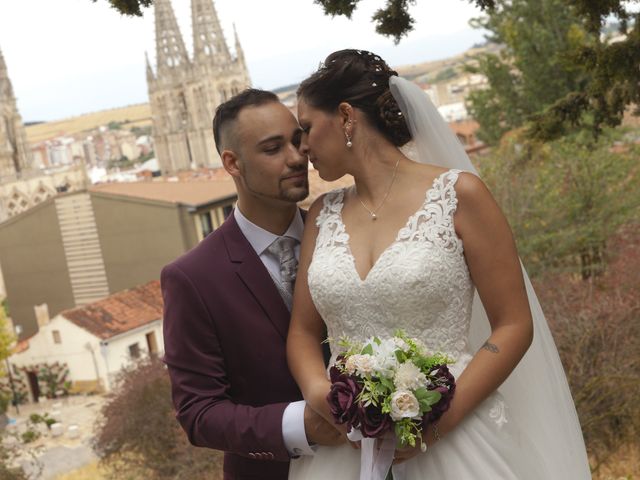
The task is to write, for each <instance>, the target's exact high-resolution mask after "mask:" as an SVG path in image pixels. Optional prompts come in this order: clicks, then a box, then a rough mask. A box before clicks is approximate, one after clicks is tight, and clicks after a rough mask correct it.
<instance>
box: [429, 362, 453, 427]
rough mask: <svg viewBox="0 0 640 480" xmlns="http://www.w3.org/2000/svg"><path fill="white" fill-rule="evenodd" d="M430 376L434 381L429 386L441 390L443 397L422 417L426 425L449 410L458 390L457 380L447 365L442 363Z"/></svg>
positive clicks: (435, 420) (438, 418) (431, 388)
mask: <svg viewBox="0 0 640 480" xmlns="http://www.w3.org/2000/svg"><path fill="white" fill-rule="evenodd" d="M429 376H430V377H431V378H432V379H433V383H432V384H431V385H429V386H428V387H427V388H428V389H429V390H436V391H438V392H440V394H441V395H442V397H441V398H440V400H439V401H438V403H436V404H435V405H432V406H431V411H430V412H427V413H426V414H425V415H424V417H422V421H423V422H424V424H425V425H427V424H429V423H435V422H437V421H438V420H440V417H442V415H443V414H444V412H446V411H447V410H449V406H450V405H451V400H452V399H453V394H454V393H455V391H456V380H455V378H454V376H453V375H452V374H451V372H449V368H448V367H447V366H446V365H440V366H439V367H438V368H437V370H435V371H432V372H431V374H430V375H429Z"/></svg>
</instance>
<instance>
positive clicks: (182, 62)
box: [147, 0, 251, 173]
mask: <svg viewBox="0 0 640 480" xmlns="http://www.w3.org/2000/svg"><path fill="white" fill-rule="evenodd" d="M154 8H155V23H156V60H157V67H156V71H155V72H154V71H153V69H152V67H151V64H150V63H149V59H148V57H147V85H148V87H149V99H150V104H151V112H152V120H153V139H154V143H155V154H156V157H157V158H158V162H159V164H160V168H161V170H162V172H163V173H172V172H176V171H179V170H185V169H190V168H191V169H193V168H198V167H202V166H219V165H220V157H219V156H218V153H217V152H216V149H215V145H214V142H213V135H212V133H211V120H212V118H213V113H214V111H215V108H216V107H217V106H218V105H219V104H220V103H222V102H224V101H225V100H227V99H228V98H230V97H231V96H232V95H234V94H236V93H238V92H240V91H241V90H243V89H244V88H246V87H248V86H249V85H250V83H251V81H250V79H249V72H248V70H247V66H246V63H245V59H244V53H243V51H242V47H241V45H240V42H239V40H238V36H237V34H236V33H235V32H234V34H235V52H236V55H235V57H232V56H231V53H230V52H229V48H228V46H227V43H226V41H225V38H224V36H223V33H222V28H221V27H220V22H219V21H218V15H217V13H216V10H215V7H214V5H213V1H212V0H191V15H192V25H193V58H189V55H188V54H187V50H186V48H185V44H184V41H183V39H182V36H181V34H180V30H179V28H178V22H177V21H176V17H175V14H174V12H173V8H172V7H171V2H170V0H156V2H155V7H154Z"/></svg>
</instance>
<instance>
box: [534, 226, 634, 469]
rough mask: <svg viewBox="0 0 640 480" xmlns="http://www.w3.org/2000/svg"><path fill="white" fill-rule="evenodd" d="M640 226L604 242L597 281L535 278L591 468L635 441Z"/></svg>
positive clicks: (558, 277)
mask: <svg viewBox="0 0 640 480" xmlns="http://www.w3.org/2000/svg"><path fill="white" fill-rule="evenodd" d="M639 227H640V225H632V226H629V227H628V228H625V229H623V230H622V231H621V232H620V234H619V235H618V236H617V237H615V238H614V239H611V241H610V247H611V249H612V250H613V251H615V252H616V257H615V258H614V259H612V260H611V262H610V263H609V265H608V268H607V271H606V272H605V273H604V275H602V276H601V277H600V278H597V279H591V280H589V281H586V282H585V281H582V280H580V279H575V278H571V277H570V276H568V275H566V274H565V275H550V276H548V277H546V278H539V279H538V280H537V281H536V282H535V283H536V290H537V293H538V295H539V297H540V301H541V303H542V305H543V307H544V309H545V313H546V316H547V320H548V321H549V325H550V327H551V329H552V331H553V334H554V337H555V340H556V343H557V345H558V349H559V351H560V356H561V358H562V362H563V364H564V367H565V370H566V372H567V376H568V378H569V383H570V385H571V391H572V393H573V397H574V400H575V402H576V408H577V410H578V415H579V417H580V423H581V425H582V431H583V433H584V436H585V441H586V443H587V446H588V449H589V452H590V454H591V456H592V458H593V459H594V461H595V465H594V468H595V469H596V470H597V469H598V467H600V465H602V464H603V463H605V462H607V460H608V458H609V457H610V456H611V455H613V454H614V453H616V452H617V451H618V450H619V449H620V448H621V447H623V446H624V445H626V444H630V443H632V442H634V441H637V439H638V438H639V437H640V403H639V402H638V401H637V393H638V392H639V391H640V356H639V355H638V352H640V298H639V297H638V295H637V290H636V289H637V285H639V284H640V254H639V253H638V251H639V249H640V234H639V233H638V232H640V228H639Z"/></svg>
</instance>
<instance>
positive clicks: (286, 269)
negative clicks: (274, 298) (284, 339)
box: [267, 237, 298, 310]
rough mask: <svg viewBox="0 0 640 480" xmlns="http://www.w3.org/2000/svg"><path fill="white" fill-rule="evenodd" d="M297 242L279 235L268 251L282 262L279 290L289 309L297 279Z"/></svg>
mask: <svg viewBox="0 0 640 480" xmlns="http://www.w3.org/2000/svg"><path fill="white" fill-rule="evenodd" d="M297 244H298V241H297V240H296V239H295V238H291V237H278V238H277V239H276V240H275V241H274V242H273V243H272V244H271V245H269V247H267V251H268V252H269V253H271V254H272V255H274V256H275V257H276V258H277V259H278V262H279V263H280V287H281V288H278V291H279V292H280V295H282V299H283V300H284V303H286V304H287V307H289V310H291V305H292V303H293V285H294V283H295V281H296V271H297V270H298V260H297V259H296V253H295V246H296V245H297Z"/></svg>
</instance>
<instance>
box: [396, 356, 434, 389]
mask: <svg viewBox="0 0 640 480" xmlns="http://www.w3.org/2000/svg"><path fill="white" fill-rule="evenodd" d="M393 383H394V384H395V386H396V388H397V389H398V390H416V389H418V388H420V387H426V385H427V377H426V376H425V374H424V373H422V372H421V371H420V369H419V368H418V367H416V366H415V364H414V363H413V362H406V363H403V364H402V365H400V366H399V367H398V369H397V370H396V374H395V376H394V377H393Z"/></svg>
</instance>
